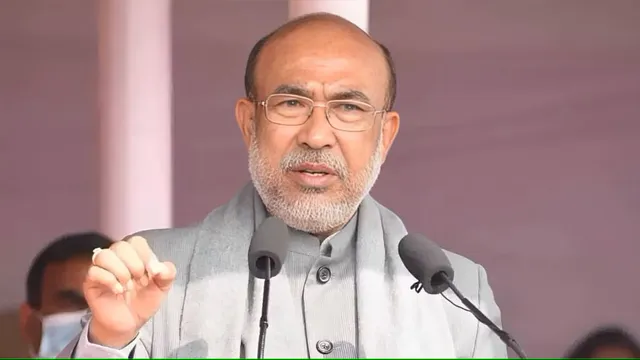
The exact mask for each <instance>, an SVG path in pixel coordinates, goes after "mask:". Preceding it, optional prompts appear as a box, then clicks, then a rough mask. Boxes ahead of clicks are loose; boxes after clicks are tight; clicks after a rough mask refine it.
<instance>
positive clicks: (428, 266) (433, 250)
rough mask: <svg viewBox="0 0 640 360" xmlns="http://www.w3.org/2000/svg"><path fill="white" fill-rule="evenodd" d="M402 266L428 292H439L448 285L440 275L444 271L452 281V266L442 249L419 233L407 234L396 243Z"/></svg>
mask: <svg viewBox="0 0 640 360" xmlns="http://www.w3.org/2000/svg"><path fill="white" fill-rule="evenodd" d="M398 253H400V259H402V262H403V263H404V266H405V267H406V268H407V270H409V272H410V273H411V275H413V276H415V278H416V279H418V280H419V281H420V282H421V283H422V286H423V288H424V290H425V291H426V292H427V293H429V294H440V293H441V292H443V291H445V290H447V289H448V288H449V285H447V283H446V282H445V281H443V279H442V277H441V276H440V275H441V273H445V274H446V275H447V277H448V278H449V280H451V281H453V268H452V267H451V262H450V261H449V258H448V257H447V255H446V254H445V253H444V251H443V250H442V249H441V248H440V247H439V246H438V245H437V244H436V243H434V242H433V241H431V240H429V239H427V238H426V237H424V236H422V235H420V234H407V235H406V236H405V237H403V238H402V240H400V243H399V244H398Z"/></svg>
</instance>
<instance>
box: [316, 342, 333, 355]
mask: <svg viewBox="0 0 640 360" xmlns="http://www.w3.org/2000/svg"><path fill="white" fill-rule="evenodd" d="M316 350H318V352H319V353H320V354H324V355H327V354H330V353H331V352H332V351H333V344H332V343H331V341H329V340H320V341H318V342H317V343H316Z"/></svg>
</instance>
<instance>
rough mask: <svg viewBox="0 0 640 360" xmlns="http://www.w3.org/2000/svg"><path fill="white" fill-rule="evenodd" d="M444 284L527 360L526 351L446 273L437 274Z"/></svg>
mask: <svg viewBox="0 0 640 360" xmlns="http://www.w3.org/2000/svg"><path fill="white" fill-rule="evenodd" d="M436 276H438V277H439V278H440V279H442V281H443V282H445V283H446V284H447V285H449V288H450V289H451V290H452V291H453V293H454V294H456V296H457V297H458V299H460V301H462V303H463V304H464V305H465V306H466V307H467V309H469V312H471V313H472V314H473V316H475V317H476V319H478V321H480V322H481V323H483V324H485V325H486V326H487V327H488V328H489V329H491V331H493V332H494V333H495V334H496V335H498V337H499V338H500V340H502V342H504V343H505V344H506V345H507V346H508V347H509V348H511V349H512V350H513V351H514V352H515V353H516V354H517V355H518V357H520V358H521V359H526V358H527V355H525V353H524V351H523V350H522V348H521V347H520V345H519V344H518V343H517V342H516V340H515V339H514V338H513V337H512V336H511V335H510V334H509V333H508V332H506V331H504V330H502V329H500V328H499V327H498V326H497V325H496V324H494V323H493V321H491V319H489V318H488V317H487V316H486V315H485V314H483V313H482V311H480V309H478V308H477V307H476V306H475V305H473V303H472V302H471V301H469V299H467V298H466V297H465V296H464V295H462V293H461V292H460V290H458V288H457V287H456V286H455V285H454V284H453V281H451V279H449V277H448V276H447V274H446V273H444V272H440V273H438V274H436Z"/></svg>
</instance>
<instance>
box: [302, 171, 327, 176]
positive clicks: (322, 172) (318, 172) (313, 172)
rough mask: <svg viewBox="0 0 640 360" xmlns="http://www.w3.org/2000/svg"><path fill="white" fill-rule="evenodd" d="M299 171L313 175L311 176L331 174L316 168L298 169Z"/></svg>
mask: <svg viewBox="0 0 640 360" xmlns="http://www.w3.org/2000/svg"><path fill="white" fill-rule="evenodd" d="M297 171H298V172H300V173H303V174H306V175H311V176H323V175H330V174H329V173H328V172H326V171H315V170H297Z"/></svg>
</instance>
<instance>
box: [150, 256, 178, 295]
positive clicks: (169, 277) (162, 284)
mask: <svg viewBox="0 0 640 360" xmlns="http://www.w3.org/2000/svg"><path fill="white" fill-rule="evenodd" d="M157 265H158V266H157V267H156V269H157V270H158V271H157V272H156V273H155V275H154V276H153V278H152V279H153V282H154V283H155V284H156V286H157V287H158V288H159V289H160V290H162V291H167V290H169V289H170V288H171V284H173V280H174V279H175V278H176V266H175V265H173V263H172V262H170V261H165V262H161V263H160V262H159V263H158V264H157Z"/></svg>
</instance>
